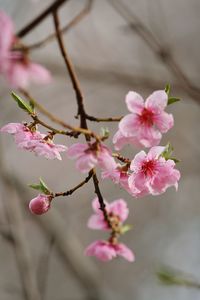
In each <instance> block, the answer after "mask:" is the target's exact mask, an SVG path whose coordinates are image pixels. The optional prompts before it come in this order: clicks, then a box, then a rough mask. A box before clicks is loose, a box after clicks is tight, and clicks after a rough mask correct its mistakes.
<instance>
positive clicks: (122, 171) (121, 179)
mask: <svg viewBox="0 0 200 300" xmlns="http://www.w3.org/2000/svg"><path fill="white" fill-rule="evenodd" d="M129 175H130V174H129V170H128V167H127V166H126V165H120V164H116V168H115V169H113V170H108V171H107V170H105V171H103V172H102V173H101V177H102V179H107V178H109V179H111V180H112V181H113V182H114V183H115V184H119V185H120V186H121V187H122V188H123V189H125V190H126V191H127V192H128V193H129V194H131V195H132V191H131V189H130V187H129V184H128V178H129Z"/></svg>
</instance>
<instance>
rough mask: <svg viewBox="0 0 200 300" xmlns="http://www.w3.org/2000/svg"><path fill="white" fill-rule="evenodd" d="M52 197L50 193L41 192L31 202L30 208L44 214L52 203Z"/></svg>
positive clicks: (34, 212) (37, 213)
mask: <svg viewBox="0 0 200 300" xmlns="http://www.w3.org/2000/svg"><path fill="white" fill-rule="evenodd" d="M51 200H52V197H51V196H50V195H43V194H39V195H38V196H37V197H36V198H34V199H32V200H31V201H30V203H29V210H30V211H31V212H32V213H33V214H35V215H42V214H44V213H46V212H47V211H48V210H49V208H50V204H51Z"/></svg>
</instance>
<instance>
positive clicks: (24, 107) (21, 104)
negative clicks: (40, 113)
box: [11, 92, 33, 114]
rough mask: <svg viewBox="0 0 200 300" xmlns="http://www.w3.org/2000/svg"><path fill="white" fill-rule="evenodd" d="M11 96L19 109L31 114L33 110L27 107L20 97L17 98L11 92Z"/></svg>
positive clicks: (29, 106)
mask: <svg viewBox="0 0 200 300" xmlns="http://www.w3.org/2000/svg"><path fill="white" fill-rule="evenodd" d="M11 95H12V97H13V99H14V100H15V101H16V102H17V104H18V106H19V107H20V108H21V109H23V110H25V111H26V112H28V113H29V114H32V113H33V108H32V107H31V105H29V104H28V103H27V102H26V101H24V100H23V99H22V98H21V97H20V96H18V95H17V94H15V93H14V92H12V93H11Z"/></svg>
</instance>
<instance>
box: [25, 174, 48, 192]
mask: <svg viewBox="0 0 200 300" xmlns="http://www.w3.org/2000/svg"><path fill="white" fill-rule="evenodd" d="M29 186H30V187H31V188H33V189H34V190H38V191H40V192H42V193H43V194H45V195H49V194H51V191H50V190H49V188H48V186H47V185H46V183H45V182H44V181H43V180H42V179H41V178H40V183H39V184H29Z"/></svg>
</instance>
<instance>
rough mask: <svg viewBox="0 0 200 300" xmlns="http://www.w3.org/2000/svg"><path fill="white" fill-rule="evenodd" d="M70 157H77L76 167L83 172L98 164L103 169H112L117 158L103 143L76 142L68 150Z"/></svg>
mask: <svg viewBox="0 0 200 300" xmlns="http://www.w3.org/2000/svg"><path fill="white" fill-rule="evenodd" d="M67 155H68V157H69V158H72V159H76V168H77V169H78V170H79V171H80V172H81V173H87V172H89V171H90V170H91V169H92V168H94V167H95V166H96V165H98V166H99V167H100V168H102V169H106V170H112V169H114V167H115V160H114V158H113V157H112V154H111V152H110V150H109V149H108V148H107V147H106V146H105V145H103V144H97V143H93V144H81V143H76V144H74V145H72V146H71V147H69V149H68V151H67Z"/></svg>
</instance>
